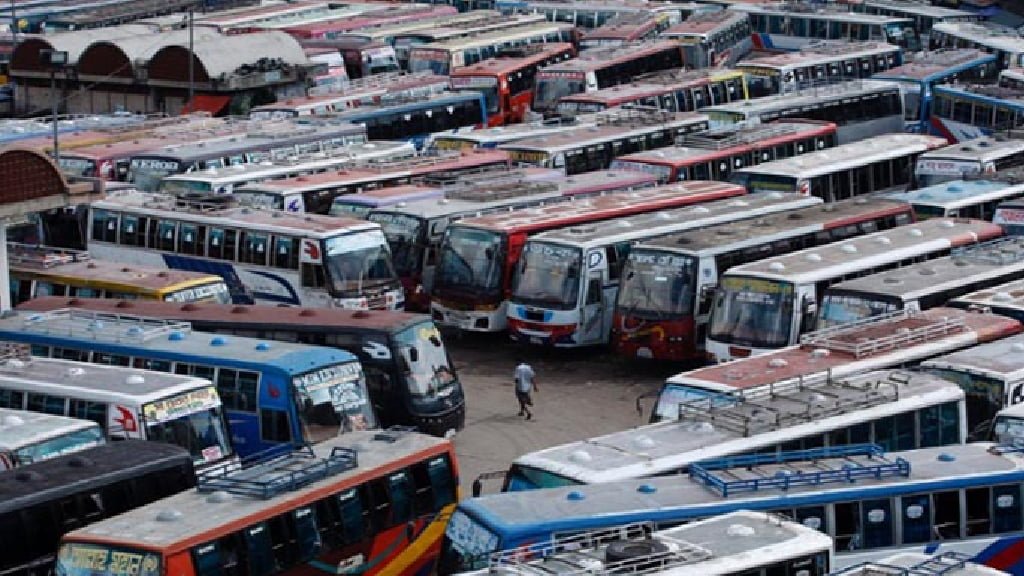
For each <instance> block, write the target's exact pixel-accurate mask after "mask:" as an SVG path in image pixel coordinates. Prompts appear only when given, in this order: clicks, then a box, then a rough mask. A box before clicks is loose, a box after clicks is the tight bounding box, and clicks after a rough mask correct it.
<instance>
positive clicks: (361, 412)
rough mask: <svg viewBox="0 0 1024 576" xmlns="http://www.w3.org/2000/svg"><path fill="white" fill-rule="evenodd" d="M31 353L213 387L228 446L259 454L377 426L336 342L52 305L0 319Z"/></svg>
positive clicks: (4, 334) (0, 334)
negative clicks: (270, 338)
mask: <svg viewBox="0 0 1024 576" xmlns="http://www.w3.org/2000/svg"><path fill="white" fill-rule="evenodd" d="M0 341H11V342H21V343H25V344H29V345H31V346H32V353H33V354H34V355H36V356H43V357H52V358H63V359H66V360H75V361H79V362H94V363H97V364H110V365H115V366H132V367H135V368H144V369H147V370H157V371H161V372H173V373H175V374H187V375H191V376H197V377H200V378H206V379H208V380H210V381H212V382H213V383H214V384H216V386H217V392H218V394H220V397H221V401H222V402H223V404H224V409H225V411H226V412H227V416H228V427H229V429H230V433H231V443H232V445H233V446H234V448H235V450H236V451H237V452H238V455H239V456H241V457H243V458H246V457H252V456H254V455H256V454H260V455H269V454H276V453H279V452H282V453H283V452H286V451H290V450H291V449H293V448H295V447H297V446H301V445H304V444H308V443H316V442H321V441H323V440H326V439H327V438H330V437H333V436H336V435H338V434H339V433H342V432H347V431H350V430H363V429H367V428H375V427H376V426H377V419H376V415H375V413H374V411H373V408H372V405H371V404H370V402H369V397H368V394H367V389H366V380H365V378H364V376H363V371H362V367H361V366H360V365H359V361H358V360H357V358H356V357H355V356H353V355H352V354H350V353H348V352H346V351H344V350H339V349H337V348H327V347H321V346H309V345H305V344H293V343H290V342H276V341H274V342H267V341H263V340H258V339H255V338H243V337H239V336H222V335H217V334H213V333H209V332H198V331H195V330H192V327H191V325H190V324H189V323H187V322H174V321H167V320H156V319H151V318H144V317H140V316H131V315H125V314H109V313H101V312H87V311H84V310H68V309H64V310H55V311H52V312H17V313H13V314H10V315H9V316H7V317H5V318H3V319H0Z"/></svg>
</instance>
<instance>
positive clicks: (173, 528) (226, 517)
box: [64, 431, 450, 550]
mask: <svg viewBox="0 0 1024 576" xmlns="http://www.w3.org/2000/svg"><path fill="white" fill-rule="evenodd" d="M389 440H393V441H389ZM449 449H450V444H449V442H448V441H447V440H444V439H441V438H435V437H433V436H428V435H426V434H417V433H415V432H409V433H398V434H388V433H381V432H379V431H355V432H351V433H347V434H345V435H344V436H338V437H335V438H331V439H329V440H326V441H324V442H321V443H319V444H315V445H313V446H312V447H311V448H309V450H310V451H311V452H312V454H313V455H314V457H315V458H316V460H315V461H318V462H324V461H326V462H330V463H331V464H336V463H338V462H339V459H345V460H348V462H349V463H351V464H352V465H354V466H341V468H340V470H339V471H336V472H335V473H334V474H330V475H328V476H327V477H326V478H322V479H320V480H316V481H313V482H308V483H302V484H301V486H302V487H301V488H298V489H296V490H292V491H287V492H283V491H280V490H278V492H281V493H279V494H276V495H275V497H272V498H269V499H262V498H256V497H251V496H244V495H240V494H235V493H231V492H230V490H232V489H233V488H232V485H233V484H234V482H232V480H231V479H232V478H235V477H237V478H238V481H239V482H241V481H244V480H243V478H245V479H250V480H251V482H252V483H253V484H260V483H267V484H270V483H271V480H272V479H273V478H278V479H279V478H280V474H281V472H280V471H278V469H277V468H272V466H273V463H271V464H268V465H264V466H255V467H252V468H249V469H246V470H242V471H239V472H235V473H232V474H229V475H228V476H227V477H224V478H223V479H219V478H214V479H211V480H210V484H209V487H210V488H211V489H214V490H216V489H217V488H219V487H221V486H223V487H225V488H227V491H219V490H218V491H217V492H214V493H213V494H210V493H209V491H203V492H201V491H199V490H189V491H187V492H182V493H179V494H175V495H174V496H170V497H168V498H164V499H163V500H160V501H158V502H154V503H152V504H149V505H146V506H143V507H141V508H136V509H134V510H131V511H129V512H126V513H124V514H121V515H119V516H115V517H113V518H108V519H105V520H101V521H99V522H96V523H93V524H90V525H88V526H86V527H84V528H80V529H78V530H75V531H74V532H71V533H69V534H67V535H65V537H64V538H65V541H67V540H72V541H101V542H109V541H117V542H118V543H119V544H121V543H123V544H125V545H130V546H138V547H140V548H145V549H150V550H153V549H162V548H167V549H171V550H182V549H187V548H189V547H191V546H193V545H195V544H199V543H201V542H206V541H208V540H211V539H214V538H217V537H219V536H221V535H222V534H221V533H222V530H220V529H219V528H220V527H223V526H232V525H238V524H249V523H253V522H258V521H260V520H264V519H268V518H270V517H272V516H275V515H277V514H280V513H281V512H283V511H285V510H290V509H294V508H298V507H301V506H306V505H308V504H310V503H312V502H313V501H314V500H316V499H319V498H322V497H324V496H327V495H329V494H332V493H335V492H337V491H338V487H339V486H341V485H342V484H343V483H344V484H345V485H347V486H355V485H356V484H358V483H360V482H362V481H364V480H365V479H366V478H368V477H380V476H385V475H387V474H389V473H391V472H392V471H393V470H398V469H401V468H403V467H405V466H408V465H409V464H410V462H411V459H412V458H416V457H417V455H422V454H423V453H430V454H433V455H435V456H436V455H441V454H443V453H444V452H446V451H448V450H449ZM336 451H338V452H336ZM286 462H287V460H286ZM277 465H278V466H280V465H281V464H280V463H278V464H277ZM336 470H337V469H336ZM287 485H288V486H292V483H288V484H287ZM203 486H204V484H203V482H202V479H200V487H203ZM168 511H173V512H171V513H170V514H168ZM167 518H171V520H167Z"/></svg>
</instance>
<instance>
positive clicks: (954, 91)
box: [934, 84, 1024, 111]
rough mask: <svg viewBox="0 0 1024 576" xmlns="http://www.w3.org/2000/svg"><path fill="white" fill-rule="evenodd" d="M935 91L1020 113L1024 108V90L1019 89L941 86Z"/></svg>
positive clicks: (985, 85)
mask: <svg viewBox="0 0 1024 576" xmlns="http://www.w3.org/2000/svg"><path fill="white" fill-rule="evenodd" d="M934 90H935V93H936V94H950V95H955V96H956V97H957V98H961V99H963V100H969V101H981V102H988V103H991V104H998V105H1000V106H1002V107H1005V108H1011V109H1016V110H1018V111H1019V110H1021V109H1022V108H1024V90H1022V89H1019V88H1011V87H1008V86H996V85H994V84H939V85H937V86H935V88H934Z"/></svg>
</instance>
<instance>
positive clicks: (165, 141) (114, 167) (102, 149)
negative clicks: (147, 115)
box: [60, 134, 196, 182]
mask: <svg viewBox="0 0 1024 576" xmlns="http://www.w3.org/2000/svg"><path fill="white" fill-rule="evenodd" d="M195 141H196V135H194V134H190V135H188V136H187V137H186V136H184V135H182V136H180V137H149V138H139V139H137V140H122V141H118V142H111V143H106V144H97V145H95V146H83V147H81V148H75V149H73V150H65V149H64V147H63V146H61V150H60V169H61V171H63V172H64V173H65V174H69V175H73V176H85V177H89V178H102V179H103V180H107V181H120V182H123V181H125V180H126V179H127V178H128V171H129V163H130V162H131V157H132V155H133V154H139V153H143V152H148V151H150V150H154V149H157V148H163V147H165V146H168V145H175V144H185V143H187V142H195Z"/></svg>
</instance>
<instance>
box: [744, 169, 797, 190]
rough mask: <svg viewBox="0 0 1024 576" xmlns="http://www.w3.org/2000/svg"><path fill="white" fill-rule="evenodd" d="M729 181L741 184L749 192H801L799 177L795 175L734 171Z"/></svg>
mask: <svg viewBox="0 0 1024 576" xmlns="http://www.w3.org/2000/svg"><path fill="white" fill-rule="evenodd" d="M729 181H730V182H732V183H733V184H739V185H740V186H743V187H744V188H746V189H747V192H750V193H751V194H754V193H756V192H799V191H800V190H799V189H798V188H797V178H796V177H795V176H780V175H777V174H748V173H745V172H733V174H732V176H731V177H730V178H729Z"/></svg>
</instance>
